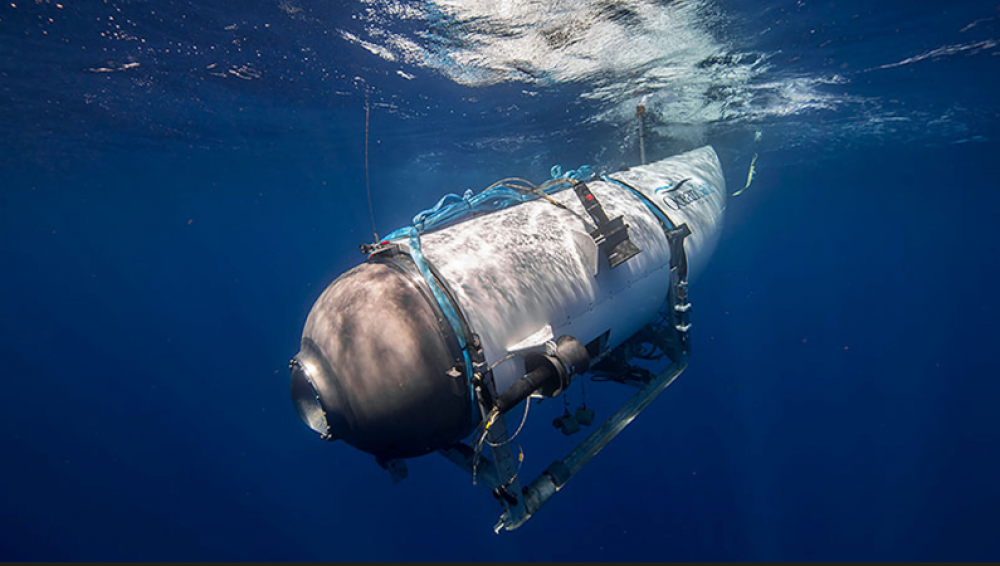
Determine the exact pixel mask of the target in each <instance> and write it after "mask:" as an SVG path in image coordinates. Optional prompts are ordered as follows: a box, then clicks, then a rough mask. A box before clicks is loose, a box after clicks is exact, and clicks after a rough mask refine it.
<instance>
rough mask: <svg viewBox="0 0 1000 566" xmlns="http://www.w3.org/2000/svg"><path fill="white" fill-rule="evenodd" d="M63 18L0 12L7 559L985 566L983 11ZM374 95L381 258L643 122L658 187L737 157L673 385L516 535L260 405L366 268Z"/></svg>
mask: <svg viewBox="0 0 1000 566" xmlns="http://www.w3.org/2000/svg"><path fill="white" fill-rule="evenodd" d="M64 4H65V5H64ZM76 4H77V3H74V2H72V1H70V0H67V1H66V2H64V3H63V4H58V3H56V2H50V1H41V0H39V1H35V2H29V1H16V2H7V3H5V4H4V5H3V6H0V136H2V138H0V150H2V151H0V167H2V171H3V176H2V181H0V353H2V364H0V368H2V373H0V559H5V560H376V559H382V560H384V559H394V560H608V561H610V560H997V559H998V558H1000V541H998V539H997V537H996V533H997V531H998V528H1000V515H998V512H997V509H998V508H1000V483H998V482H997V479H996V478H998V477H1000V423H998V421H997V416H996V415H997V406H998V402H1000V381H998V379H997V376H1000V361H998V359H997V356H996V351H997V347H998V345H1000V331H998V326H997V323H996V320H997V317H998V316H1000V299H998V296H997V293H996V280H997V277H998V276H1000V249H998V248H1000V245H998V242H1000V238H998V236H1000V229H998V226H1000V223H998V221H997V212H998V210H1000V182H998V180H997V175H996V169H995V166H996V161H997V158H998V156H1000V98H998V97H997V95H996V93H997V90H998V88H1000V5H997V3H996V1H995V0H991V1H965V2H958V3H953V4H954V5H949V6H948V7H947V8H942V7H941V3H940V2H926V1H924V2H912V1H908V2H902V1H892V2H882V3H879V5H878V6H877V7H876V6H874V5H873V3H870V2H859V1H853V2H792V1H786V0H780V1H772V2H757V3H745V2H743V3H737V2H731V1H716V2H709V1H698V2H685V3H671V2H639V1H634V2H624V1H622V2H598V3H579V2H577V3H567V4H566V5H563V4H561V3H552V4H551V6H547V7H546V8H544V9H543V8H540V7H538V6H535V7H534V8H532V9H531V10H526V9H525V10H521V9H520V7H523V5H522V3H519V2H511V3H508V4H504V5H501V4H489V5H486V3H483V4H484V5H485V7H481V6H478V5H477V3H475V2H472V1H468V2H456V3H451V4H441V5H433V4H405V3H399V2H385V1H381V0H370V1H368V2H333V3H323V2H317V1H309V0H285V1H282V2H275V1H270V0H269V1H258V2H252V3H241V6H242V7H238V8H237V7H233V8H204V7H200V6H199V4H200V3H194V2H155V3H153V2H138V1H137V2H127V1H118V2H116V1H105V2H103V3H97V2H90V3H85V5H83V3H81V5H76ZM503 6H506V7H507V8H509V10H508V11H504V8H503ZM491 18H493V19H491ZM538 30H543V31H545V33H544V34H541V35H539V34H538ZM616 34H617V35H616ZM511 38H513V39H511ZM366 92H367V95H368V96H367V100H368V102H367V104H368V108H369V110H370V112H371V115H370V124H369V134H370V154H369V159H370V164H369V170H370V183H371V192H372V198H373V200H374V215H375V219H376V225H377V227H378V229H379V231H380V233H381V234H383V235H384V234H385V233H387V232H388V231H390V230H392V229H394V228H396V227H399V226H401V225H404V224H406V223H408V222H409V218H410V217H411V216H412V215H413V214H414V213H416V212H418V211H419V210H421V209H423V208H426V207H428V206H430V205H431V204H433V203H434V202H435V201H436V200H437V199H438V198H439V197H441V196H442V195H443V194H445V193H449V192H454V193H461V192H462V191H463V190H465V189H466V188H472V189H474V190H480V189H482V188H485V187H486V186H488V185H489V184H490V183H492V182H493V181H495V180H497V179H499V178H502V177H506V176H521V177H526V178H529V179H533V180H536V181H539V182H540V181H543V180H545V179H546V178H547V177H548V170H549V167H551V166H552V165H555V164H561V165H562V166H563V168H564V169H565V168H571V167H576V166H578V165H580V164H583V163H589V164H593V165H595V166H599V167H606V168H608V169H610V170H613V169H615V168H617V167H620V166H622V165H629V164H635V163H636V162H637V160H638V158H637V149H636V147H637V144H636V133H635V132H636V124H635V121H634V119H633V116H632V114H633V113H634V108H635V105H636V104H637V103H639V102H644V103H645V104H646V105H647V107H648V108H649V110H650V115H651V117H650V134H649V138H648V139H647V147H648V149H647V151H648V152H649V153H650V157H651V159H652V158H659V157H665V156H668V155H672V154H674V153H677V152H680V151H684V150H687V149H691V148H694V147H697V146H700V145H702V144H705V143H710V144H712V145H713V146H715V148H716V149H717V151H718V153H719V155H720V158H721V160H722V163H723V167H724V170H725V172H726V176H727V180H728V182H729V188H730V191H734V190H736V189H738V188H741V187H742V186H743V184H744V182H745V179H746V174H747V167H748V165H749V162H750V157H751V156H752V155H753V154H754V153H757V154H758V155H759V159H758V162H757V172H756V178H755V180H754V183H753V185H752V186H751V188H750V189H749V190H747V192H746V193H745V194H743V195H741V196H739V197H737V198H734V199H732V200H731V201H730V203H729V207H728V211H727V218H726V222H725V226H724V229H723V233H722V238H721V240H720V244H719V247H718V249H717V250H716V252H715V254H714V256H713V257H712V260H711V263H710V265H709V267H708V269H707V270H706V272H705V273H704V274H703V275H702V276H701V277H700V278H699V279H698V280H697V281H695V282H694V284H693V287H692V297H693V301H694V304H695V310H694V311H693V322H694V329H693V332H694V353H693V355H692V358H691V365H690V368H689V369H688V370H687V371H686V372H685V373H684V375H682V376H681V378H680V379H679V380H678V382H677V383H676V384H675V385H673V386H672V387H671V388H670V389H668V390H667V391H666V392H665V393H664V394H663V395H662V396H661V397H660V398H658V399H657V401H656V402H655V403H654V404H653V405H652V406H651V407H650V408H649V409H648V410H647V411H645V412H644V413H643V414H642V415H641V416H640V417H639V418H638V419H637V420H636V421H635V422H634V423H633V424H632V425H631V426H630V427H629V428H628V429H626V430H625V432H623V433H622V434H621V436H619V438H618V439H616V440H615V441H614V442H613V443H612V444H611V445H610V446H609V447H608V448H606V449H605V450H604V451H603V452H602V453H601V454H600V455H599V456H598V457H597V458H595V460H594V461H593V462H591V464H590V465H589V466H588V467H587V468H586V469H585V470H584V471H583V472H582V473H581V474H579V475H578V476H577V477H575V478H574V479H573V480H572V481H571V482H570V483H569V484H568V486H567V487H566V489H564V490H563V491H562V492H561V493H560V494H559V495H558V496H557V497H555V498H554V499H553V500H552V501H550V502H549V503H548V504H547V505H546V506H545V507H544V508H543V509H542V510H541V512H540V513H539V514H538V515H537V516H536V517H535V518H533V519H531V520H530V521H529V522H528V523H527V524H526V525H525V526H523V527H522V528H521V529H519V530H517V531H514V532H504V533H501V534H500V535H494V534H493V532H492V530H491V527H492V525H493V524H494V522H495V520H496V517H497V516H498V514H499V512H500V507H499V505H498V504H497V503H496V502H495V501H494V500H493V498H492V497H491V496H490V494H489V493H488V492H487V491H486V490H484V489H483V488H481V487H477V486H472V485H471V482H470V481H469V479H468V477H467V476H465V475H463V473H462V472H461V471H460V470H458V469H457V468H455V467H454V466H453V465H452V464H450V463H448V462H446V461H445V460H444V459H442V458H440V457H438V456H433V455H432V456H427V457H424V458H420V459H416V460H412V461H410V465H409V467H410V477H409V478H407V479H406V480H405V481H404V482H402V483H400V484H399V485H393V484H392V482H391V481H390V480H389V478H388V476H387V474H386V473H385V472H384V471H383V470H381V469H380V468H379V467H378V466H377V465H376V464H375V462H374V458H372V457H371V456H369V455H366V454H364V453H361V452H359V451H357V450H355V449H352V448H350V447H349V446H346V445H344V444H343V443H333V444H327V443H324V442H322V441H320V440H319V439H318V438H317V437H316V435H315V434H313V433H312V432H311V431H310V430H309V429H308V428H307V427H306V426H304V425H303V424H302V422H301V421H300V420H299V419H298V417H297V415H296V414H295V411H294V410H293V408H292V405H291V403H290V400H289V394H288V370H287V363H288V360H289V358H290V357H291V356H293V355H294V354H295V353H296V352H297V351H298V346H299V339H300V337H301V331H302V325H303V324H304V322H305V317H306V315H307V313H308V312H309V309H310V307H311V305H312V302H313V301H314V300H315V299H316V298H317V297H318V296H319V293H320V292H321V291H322V289H323V288H324V287H325V286H326V285H327V284H328V283H329V282H330V281H332V280H333V279H334V278H335V277H336V276H337V275H338V274H340V273H341V272H343V271H344V270H346V269H348V268H350V267H352V266H354V265H356V264H358V263H359V262H361V261H362V260H363V259H364V256H362V255H361V254H359V253H358V251H357V246H358V244H360V243H362V242H366V241H369V240H370V239H371V232H372V227H371V222H370V220H369V211H368V206H367V199H366V194H365V167H364V154H365V145H364V139H365V107H366ZM758 133H759V135H758ZM600 391H601V389H598V388H595V387H590V388H589V389H588V394H589V395H591V397H594V396H597V395H600V393H599V392H600ZM574 394H575V393H574ZM594 402H595V404H598V401H596V400H595V401H594ZM609 402H610V401H609ZM549 405H555V407H553V408H551V409H550V412H551V411H555V413H554V414H558V411H560V410H561V405H560V402H559V401H558V400H556V401H553V402H550V403H549ZM546 415H548V416H546ZM550 419H551V415H550V414H548V413H544V411H541V412H539V413H538V416H536V418H535V419H530V418H529V426H528V428H527V429H526V432H525V434H526V435H527V440H525V441H524V447H525V452H526V463H525V469H526V470H531V471H534V472H535V473H537V471H539V470H541V469H543V468H544V467H545V466H546V465H547V464H548V463H549V462H550V461H551V460H552V459H553V458H555V457H559V456H561V455H562V454H563V453H564V451H565V449H566V447H567V446H569V445H568V444H567V443H566V439H563V438H562V437H561V435H559V434H558V433H557V432H556V431H554V430H553V429H551V428H550V427H549V426H548V422H547V421H548V420H550Z"/></svg>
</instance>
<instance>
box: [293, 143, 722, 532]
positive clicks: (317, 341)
mask: <svg viewBox="0 0 1000 566" xmlns="http://www.w3.org/2000/svg"><path fill="white" fill-rule="evenodd" d="M725 208H726V189H725V179H724V178H723V174H722V168H721V165H720V162H719V159H718V156H717V154H716V152H715V150H714V149H713V148H712V147H711V146H704V147H701V148H698V149H695V150H693V151H689V152H687V153H683V154H680V155H677V156H673V157H670V158H667V159H663V160H660V161H656V162H653V163H649V164H644V165H640V166H636V167H632V168H629V169H626V170H623V171H617V172H613V173H608V174H602V175H595V174H592V172H590V171H583V170H581V171H573V172H569V173H568V174H566V175H562V174H561V173H560V172H557V171H556V172H554V174H553V179H552V180H550V181H548V182H547V183H544V184H543V185H540V186H534V185H532V184H530V183H527V182H526V181H522V180H520V179H506V180H504V181H501V182H498V183H496V184H494V185H493V186H492V187H490V188H489V189H487V190H486V191H484V192H483V193H480V194H479V195H472V194H471V193H466V195H465V196H464V197H457V196H454V195H453V196H452V197H451V198H446V199H442V201H441V202H439V203H438V206H437V207H435V208H434V209H431V210H429V211H426V212H425V213H423V214H421V215H418V217H417V218H415V219H414V225H413V226H411V227H406V228H404V229H401V230H397V231H396V232H394V233H393V234H390V235H389V236H388V237H386V238H384V239H383V240H381V241H379V242H377V243H374V244H371V245H365V246H363V249H364V251H365V252H366V253H367V254H368V257H367V259H366V260H365V261H364V262H363V263H361V264H360V265H358V266H356V267H354V268H353V269H350V270H349V271H347V272H346V273H344V274H342V275H341V276H339V277H338V278H337V279H336V280H335V281H333V282H332V283H331V284H330V285H329V286H328V287H327V288H326V289H325V290H324V291H323V293H322V294H321V295H320V297H319V298H318V299H317V300H316V302H315V304H314V305H313V307H312V310H311V311H310V313H309V315H308V318H307V320H306V322H305V327H304V330H303V334H302V345H301V350H300V351H299V353H298V354H297V355H296V356H295V357H294V358H293V359H292V361H291V364H290V368H291V393H292V399H293V402H294V405H295V408H296V410H297V411H298V414H299V415H300V416H301V418H302V419H303V420H304V421H305V423H306V424H308V425H309V427H310V428H311V429H312V430H314V431H315V432H317V433H318V434H319V435H321V436H322V437H323V438H324V439H327V440H341V441H343V442H345V443H347V444H349V445H351V446H353V447H355V448H357V449H359V450H362V451H365V452H368V453H370V454H373V455H374V456H375V457H376V460H377V461H378V463H379V464H380V465H381V466H382V467H384V468H386V469H388V470H389V471H390V472H391V473H392V474H393V477H394V478H395V479H397V480H398V479H401V478H402V477H404V476H405V475H406V468H405V463H404V462H403V461H404V460H405V459H407V458H413V457H417V456H422V455H425V454H429V453H431V452H435V451H436V452H439V453H441V454H443V455H444V456H446V457H447V458H449V459H450V460H452V461H454V462H455V463H457V464H459V465H460V466H461V467H463V468H465V469H466V470H467V471H469V472H470V473H472V474H473V477H474V478H477V476H478V478H479V479H482V480H483V481H484V482H485V483H486V484H487V485H488V486H489V487H490V489H491V490H492V491H493V494H494V496H496V498H497V500H498V501H499V502H500V503H501V505H502V506H503V507H504V512H503V515H502V516H501V520H500V522H499V523H498V524H497V526H496V527H495V528H496V530H497V531H499V530H500V528H506V529H508V530H509V529H513V528H516V527H517V526H519V525H520V524H522V523H523V522H524V521H525V520H527V518H528V517H530V516H531V515H532V513H534V512H535V511H537V509H538V507H540V505H541V504H542V503H544V501H545V500H546V499H548V497H551V495H552V494H553V493H555V492H556V491H558V490H559V489H561V487H562V486H563V485H565V482H566V480H568V479H569V477H570V476H572V475H573V474H574V473H575V472H576V471H577V470H578V469H579V468H580V467H582V466H583V465H584V464H585V463H586V462H587V461H588V460H589V459H590V458H591V457H593V455H595V454H596V453H597V451H599V450H600V448H601V447H603V446H604V445H605V444H606V443H607V442H609V441H610V440H611V438H613V437H614V435H616V434H617V433H618V432H619V431H620V430H621V429H622V428H624V426H625V425H627V424H628V423H629V422H630V421H631V419H632V418H634V416H635V414H637V413H638V412H639V411H641V410H642V409H643V408H644V407H645V406H646V405H648V403H649V402H650V401H651V400H652V398H653V397H655V396H656V394H658V393H659V392H660V391H662V389H663V388H665V387H666V386H667V385H669V383H670V382H672V380H673V379H674V378H676V376H677V375H678V374H679V373H680V371H682V370H683V369H684V367H686V363H687V356H688V354H689V353H690V343H691V342H690V331H691V322H690V315H691V302H690V300H689V297H688V284H689V282H690V280H691V279H692V278H694V277H695V276H696V275H697V274H698V273H699V272H700V271H701V270H702V269H703V268H704V266H705V265H706V263H707V262H708V260H709V257H710V255H711V254H712V252H713V250H714V249H715V247H716V243H717V241H718V237H719V231H720V227H721V224H722V220H723V216H724V212H725ZM637 342H644V343H647V344H651V345H652V346H653V347H655V348H658V349H659V350H661V351H662V352H663V353H665V354H666V355H667V356H668V357H669V359H670V360H671V361H672V362H673V364H672V365H671V367H670V368H668V370H665V371H664V373H661V374H660V375H658V376H653V375H650V376H647V377H645V378H640V377H636V374H634V373H632V374H630V375H618V376H617V377H613V379H611V381H614V382H618V383H624V384H626V385H633V386H634V387H636V388H637V389H638V392H637V393H636V396H635V397H634V398H633V400H632V401H630V402H629V403H626V405H625V406H623V407H622V409H620V410H619V412H618V413H615V414H614V415H611V416H610V417H609V418H608V419H607V421H605V423H604V424H603V425H602V426H601V427H600V428H598V429H597V430H595V432H594V433H593V434H591V436H590V437H588V438H587V439H585V440H584V441H582V442H581V443H580V446H579V447H578V449H577V451H575V452H574V453H572V454H570V456H568V457H567V458H565V459H563V460H557V461H555V462H553V465H552V466H550V467H549V469H548V470H546V471H545V472H544V473H543V474H542V475H541V476H540V477H539V478H538V479H536V480H535V481H534V482H531V483H529V484H528V485H524V486H522V485H521V482H520V480H519V479H518V478H517V473H516V468H517V463H516V461H515V460H516V457H514V456H513V454H512V452H511V448H510V443H509V442H506V441H507V440H509V435H508V432H507V428H506V426H505V422H504V417H503V415H504V414H505V413H506V412H507V411H509V410H510V409H511V408H513V407H515V406H517V405H519V404H520V403H521V402H523V401H524V400H525V399H526V398H528V397H529V396H533V397H536V398H546V397H553V396H556V395H559V394H560V393H562V392H563V391H564V390H565V389H566V387H567V386H568V385H569V384H570V382H571V381H572V380H573V379H574V378H577V377H578V376H581V375H585V374H586V373H587V372H594V371H599V370H600V371H603V372H604V373H607V374H611V375H612V376H615V371H616V369H618V368H622V367H629V366H628V365H627V364H628V358H629V356H630V355H631V354H632V353H633V352H635V351H637V349H636V348H635V347H634V346H635V344H636V343H637ZM592 394H593V393H592ZM580 418H581V419H585V418H587V415H581V417H580ZM578 424H579V423H575V424H574V426H576V425H578ZM583 424H587V423H586V422H584V423H583ZM577 428H578V427H577ZM564 432H566V431H565V430H564ZM484 445H485V446H484ZM486 446H488V447H489V448H490V452H491V457H487V456H486V455H484V454H483V450H484V449H485V447H486Z"/></svg>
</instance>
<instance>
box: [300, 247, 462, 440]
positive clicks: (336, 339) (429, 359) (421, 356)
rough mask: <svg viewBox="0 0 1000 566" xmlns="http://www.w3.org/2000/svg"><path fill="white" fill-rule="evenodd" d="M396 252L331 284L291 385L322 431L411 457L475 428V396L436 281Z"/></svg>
mask: <svg viewBox="0 0 1000 566" xmlns="http://www.w3.org/2000/svg"><path fill="white" fill-rule="evenodd" d="M394 261H397V262H400V263H379V262H373V263H364V264H362V265H360V266H358V267H355V268H354V269H352V270H350V271H348V272H347V273H345V274H344V275H342V276H341V277H339V278H338V279H337V280H336V281H334V282H333V283H331V284H330V286H329V287H327V288H326V290H324V291H323V293H322V295H320V297H319V298H318V299H317V300H316V303H315V304H314V305H313V308H312V310H311V311H310V312H309V317H308V318H307V319H306V325H305V329H304V330H303V333H302V350H301V351H300V352H299V353H298V354H297V355H296V357H295V359H294V360H293V361H292V364H291V370H292V376H291V379H292V384H291V386H292V399H293V402H294V404H295V408H296V411H298V413H299V416H300V417H302V420H303V421H304V422H305V423H306V424H307V425H309V427H310V428H312V429H313V430H314V431H316V432H318V433H319V434H320V435H322V436H323V437H324V438H329V439H342V440H344V441H346V442H347V443H348V444H350V445H352V446H354V447H356V448H359V449H361V450H363V451H365V452H368V453H370V454H374V455H376V456H380V457H384V458H409V457H414V456H419V455H422V454H427V453H429V452H432V451H434V450H437V449H439V448H442V447H444V446H446V445H448V444H450V443H453V442H455V441H457V440H460V439H461V438H462V437H463V436H464V435H466V434H468V432H469V431H470V430H471V428H472V422H471V420H472V403H471V398H470V394H469V388H468V382H467V381H466V379H467V378H466V376H465V368H464V363H463V358H462V354H461V350H459V349H458V346H457V344H458V342H457V340H456V338H455V336H454V334H453V332H452V331H451V329H450V327H449V326H448V323H447V321H446V320H445V319H444V317H443V316H442V315H441V313H440V312H439V311H440V309H439V307H437V303H436V302H434V299H433V296H432V294H431V293H430V290H429V289H427V288H426V283H424V281H423V279H422V277H421V276H420V275H419V273H418V272H417V271H416V268H415V267H413V266H412V264H406V263H402V262H406V261H409V260H408V258H406V257H405V256H404V257H403V258H400V259H398V260H394ZM456 368H460V369H461V371H456Z"/></svg>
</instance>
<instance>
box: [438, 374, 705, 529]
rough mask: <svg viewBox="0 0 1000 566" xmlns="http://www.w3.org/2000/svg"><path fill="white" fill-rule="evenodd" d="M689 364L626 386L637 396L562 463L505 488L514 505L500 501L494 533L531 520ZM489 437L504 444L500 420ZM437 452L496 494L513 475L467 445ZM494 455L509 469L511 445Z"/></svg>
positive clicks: (511, 456)
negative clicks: (632, 386) (503, 479)
mask: <svg viewBox="0 0 1000 566" xmlns="http://www.w3.org/2000/svg"><path fill="white" fill-rule="evenodd" d="M687 365H688V362H687V358H686V357H684V356H678V360H676V361H672V362H671V363H670V365H669V366H667V368H666V369H664V370H663V371H661V372H660V373H659V374H657V375H656V377H654V378H653V379H651V380H650V381H649V382H647V383H630V385H634V386H636V387H638V388H639V391H638V392H637V393H636V394H635V395H633V396H632V398H631V399H629V400H628V401H626V402H625V404H623V405H622V406H621V408H619V409H618V411H617V412H615V413H614V414H613V415H611V416H610V417H608V418H607V420H605V421H604V423H603V424H602V425H601V426H600V427H599V428H598V429H597V430H595V431H594V432H592V433H591V434H590V436H588V437H587V438H586V439H584V440H583V441H582V442H580V444H578V445H577V446H576V448H574V449H573V450H572V451H571V452H570V453H569V454H567V455H566V457H565V458H563V459H561V460H556V461H554V462H552V464H550V465H549V467H548V468H546V469H545V471H543V472H542V473H541V474H539V475H538V477H537V478H535V479H534V480H532V481H531V483H529V484H528V485H527V486H526V487H524V488H523V489H521V488H520V487H519V485H520V484H519V481H518V479H517V478H516V477H515V478H514V480H513V481H512V482H511V483H510V485H509V487H507V489H508V491H513V494H514V495H515V496H516V502H514V503H511V502H510V501H508V500H507V499H504V498H502V497H498V499H499V500H500V503H501V504H502V505H503V507H504V511H503V513H502V514H501V515H500V520H499V521H498V522H497V524H496V525H494V527H493V532H495V533H497V534H499V533H500V531H501V530H508V531H513V530H514V529H516V528H518V527H520V526H521V525H523V524H524V523H525V522H527V520H528V519H530V518H531V517H532V516H534V514H535V513H537V512H538V510H539V509H541V507H542V505H544V504H545V502H546V501H548V500H549V499H550V498H551V497H552V496H553V495H555V494H556V493H557V492H559V491H560V490H561V489H562V488H563V487H565V486H566V483H567V482H568V481H569V480H570V478H572V477H573V476H574V475H576V474H577V473H578V472H579V471H580V470H582V469H583V467H584V466H586V465H587V463H588V462H590V460H591V459H592V458H593V457H594V456H596V455H597V454H598V453H599V452H600V451H601V450H602V449H603V448H604V447H605V446H607V444H608V443H609V442H611V441H612V440H614V438H615V437H616V436H618V433H620V432H621V431H622V430H624V429H625V427H626V426H628V425H629V423H631V422H632V421H633V420H634V419H635V417H636V416H638V415H639V413H641V412H642V411H643V410H644V409H645V408H646V407H647V406H649V404H650V403H652V402H653V400H654V399H656V397H657V396H658V395H659V394H660V393H662V392H663V390H664V389H666V388H667V387H669V386H670V384H672V383H673V382H674V380H676V379H677V377H679V376H680V374H681V373H683V372H684V370H685V369H687ZM525 402H530V401H525ZM494 430H496V434H494V433H493V431H494ZM490 436H491V438H490V440H491V442H493V443H500V442H503V441H505V440H506V439H507V429H506V426H505V424H504V421H503V417H501V418H500V419H498V420H497V423H496V424H495V425H494V426H493V427H491V429H490ZM439 452H440V453H441V454H442V455H443V456H444V457H445V458H447V459H448V460H450V461H451V462H453V463H455V464H456V465H457V466H458V467H460V468H462V469H464V470H465V471H466V472H468V473H469V474H470V475H473V474H475V475H476V476H477V477H478V478H479V479H480V480H482V482H483V483H484V484H486V486H487V487H489V489H490V490H491V491H493V492H494V493H496V490H497V488H498V487H500V486H501V483H500V478H501V477H511V475H512V474H511V472H512V471H511V470H503V473H502V474H501V473H499V472H500V470H498V463H497V462H494V461H493V460H491V459H489V458H487V457H485V456H481V455H480V456H479V457H478V462H476V460H477V455H476V453H475V450H474V449H473V448H472V447H471V446H469V445H467V444H456V445H454V446H451V447H448V448H445V449H442V450H439ZM492 452H493V454H494V457H496V458H497V459H498V460H499V464H500V466H499V467H504V468H507V467H510V465H512V464H513V463H514V458H513V454H512V452H511V449H510V444H504V445H503V446H501V447H499V450H498V449H497V448H494V449H493V451H492Z"/></svg>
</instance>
